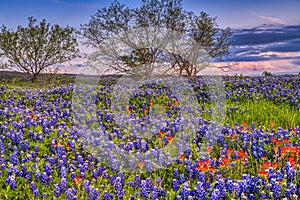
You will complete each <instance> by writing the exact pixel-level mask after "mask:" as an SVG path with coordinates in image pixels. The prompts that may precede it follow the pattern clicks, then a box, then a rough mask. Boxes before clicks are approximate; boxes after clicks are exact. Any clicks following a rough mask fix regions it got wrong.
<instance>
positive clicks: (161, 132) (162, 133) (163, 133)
mask: <svg viewBox="0 0 300 200" xmlns="http://www.w3.org/2000/svg"><path fill="white" fill-rule="evenodd" d="M158 134H159V135H161V136H165V134H166V133H165V132H163V131H159V133H158Z"/></svg>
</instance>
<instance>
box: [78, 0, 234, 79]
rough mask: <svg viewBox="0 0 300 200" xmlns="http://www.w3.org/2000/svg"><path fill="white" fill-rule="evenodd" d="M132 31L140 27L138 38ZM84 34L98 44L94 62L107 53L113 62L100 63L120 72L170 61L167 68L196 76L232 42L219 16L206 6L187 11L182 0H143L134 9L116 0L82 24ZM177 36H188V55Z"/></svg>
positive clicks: (81, 32) (218, 57)
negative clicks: (220, 24) (212, 14)
mask: <svg viewBox="0 0 300 200" xmlns="http://www.w3.org/2000/svg"><path fill="white" fill-rule="evenodd" d="M144 30H148V31H149V33H148V32H147V31H146V32H145V31H144ZM133 31H135V32H138V31H140V33H135V34H136V38H135V37H133V36H134V33H132V32H133ZM80 34H81V35H82V36H83V38H84V39H85V41H84V44H85V45H87V46H92V47H94V48H96V49H97V53H96V54H93V55H92V56H91V57H90V61H91V63H92V62H94V63H97V61H99V60H101V59H102V61H103V59H104V58H105V59H106V61H108V60H109V61H110V63H109V64H107V65H105V64H104V63H103V62H102V65H100V63H98V66H99V67H108V69H112V70H114V71H117V72H128V71H132V70H133V69H138V68H137V67H138V66H140V65H145V64H146V63H147V64H148V65H150V66H153V65H154V63H160V64H161V63H166V62H168V63H169V68H168V69H167V70H165V72H169V71H173V72H178V73H180V74H181V75H187V76H189V77H192V76H195V75H196V74H197V73H198V72H199V71H200V70H201V69H203V68H205V67H208V66H211V63H212V62H214V61H217V60H218V61H223V58H224V57H225V56H226V55H228V52H229V47H230V46H231V45H232V44H231V43H230V42H229V40H228V38H229V37H230V35H231V29H230V28H226V29H220V28H219V27H218V25H217V23H216V18H212V17H210V16H209V15H208V14H207V13H205V12H201V13H200V15H199V16H198V15H195V14H194V13H193V12H187V11H184V10H183V9H182V1H181V0H142V4H141V6H140V7H139V8H135V9H132V8H128V7H125V5H121V4H120V3H119V2H118V1H114V2H113V3H112V4H111V5H110V6H109V7H108V8H102V9H100V10H98V12H97V13H96V14H95V15H93V16H92V18H91V19H90V21H89V23H87V24H83V25H81V29H80ZM187 36H188V37H189V39H191V40H187V39H186V37H187ZM170 37H173V39H172V38H170ZM111 38H114V39H111ZM178 38H181V40H184V41H189V42H190V43H189V44H188V45H187V46H185V47H184V48H185V50H184V53H185V55H183V51H182V45H181V44H177V43H176V42H177V41H176V40H178ZM131 40H135V41H131ZM163 40H165V41H163ZM166 42H169V43H172V42H174V44H171V46H173V47H172V48H168V46H169V45H168V44H166ZM115 44H118V45H119V47H116V45H115ZM122 45H123V46H122ZM116 48H117V49H118V50H116ZM120 48H121V49H122V48H123V51H121V49H120ZM97 56H98V57H97ZM150 58H151V59H150ZM105 59H104V60H105ZM223 67H224V68H231V66H230V65H226V66H223ZM223 67H221V68H223ZM150 68H151V67H150ZM150 71H151V70H150Z"/></svg>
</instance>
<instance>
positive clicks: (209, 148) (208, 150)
mask: <svg viewBox="0 0 300 200" xmlns="http://www.w3.org/2000/svg"><path fill="white" fill-rule="evenodd" d="M213 150H214V148H213V147H207V148H206V151H207V152H208V153H211V152H213Z"/></svg>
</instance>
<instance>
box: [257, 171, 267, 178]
mask: <svg viewBox="0 0 300 200" xmlns="http://www.w3.org/2000/svg"><path fill="white" fill-rule="evenodd" d="M258 174H259V175H261V176H264V177H265V178H268V176H269V174H268V172H266V171H260V172H258Z"/></svg>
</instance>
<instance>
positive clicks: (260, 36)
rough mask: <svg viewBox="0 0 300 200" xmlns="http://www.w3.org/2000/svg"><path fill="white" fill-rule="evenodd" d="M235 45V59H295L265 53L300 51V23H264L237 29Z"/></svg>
mask: <svg viewBox="0 0 300 200" xmlns="http://www.w3.org/2000/svg"><path fill="white" fill-rule="evenodd" d="M230 40H231V42H233V43H234V44H235V47H234V48H232V49H231V57H233V58H234V60H235V61H265V60H273V59H293V58H294V57H290V56H289V57H282V56H281V57H278V56H277V55H264V56H262V55H261V54H262V53H265V52H275V53H276V52H277V53H286V52H300V25H293V26H292V25H288V26H286V25H262V26H259V27H255V28H249V29H236V30H234V34H233V35H232V37H231V39H230Z"/></svg>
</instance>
